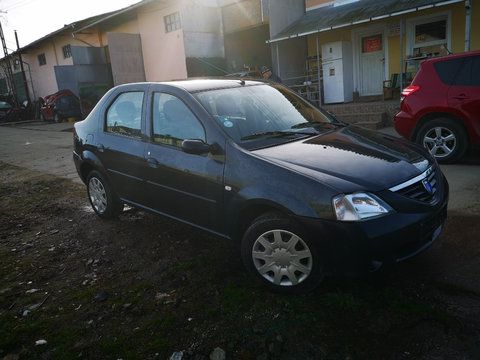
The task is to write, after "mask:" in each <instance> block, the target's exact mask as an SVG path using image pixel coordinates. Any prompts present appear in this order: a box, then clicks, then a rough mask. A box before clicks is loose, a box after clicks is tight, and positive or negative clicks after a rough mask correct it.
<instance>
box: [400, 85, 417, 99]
mask: <svg viewBox="0 0 480 360" xmlns="http://www.w3.org/2000/svg"><path fill="white" fill-rule="evenodd" d="M417 90H420V86H416V85H410V86H407V87H406V88H405V89H403V91H402V100H403V99H405V98H406V97H407V96H409V95H412V94H413V93H414V92H415V91H417Z"/></svg>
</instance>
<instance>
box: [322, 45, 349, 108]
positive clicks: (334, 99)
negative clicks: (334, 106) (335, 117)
mask: <svg viewBox="0 0 480 360" xmlns="http://www.w3.org/2000/svg"><path fill="white" fill-rule="evenodd" d="M322 69H323V97H324V102H325V104H331V103H342V102H350V101H353V55H352V44H351V43H350V42H348V41H337V42H332V43H327V44H323V45H322Z"/></svg>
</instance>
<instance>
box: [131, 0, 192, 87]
mask: <svg viewBox="0 0 480 360" xmlns="http://www.w3.org/2000/svg"><path fill="white" fill-rule="evenodd" d="M179 6H180V4H177V5H176V6H171V7H167V8H165V7H163V6H161V5H158V4H155V3H153V4H151V5H150V6H147V7H144V8H142V10H141V11H140V12H139V13H138V24H139V30H140V35H141V37H142V50H143V63H144V64H145V78H146V80H147V81H167V80H177V79H185V78H187V65H186V61H185V46H184V41H183V30H182V29H179V30H176V31H172V32H169V33H167V32H166V31H165V25H164V20H163V18H164V16H167V15H169V14H172V13H174V12H176V11H179V10H180V8H179Z"/></svg>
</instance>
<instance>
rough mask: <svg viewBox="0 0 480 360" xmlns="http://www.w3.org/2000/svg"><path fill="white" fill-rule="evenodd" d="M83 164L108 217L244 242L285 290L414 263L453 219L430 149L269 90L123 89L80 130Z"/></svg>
mask: <svg viewBox="0 0 480 360" xmlns="http://www.w3.org/2000/svg"><path fill="white" fill-rule="evenodd" d="M73 156H74V160H75V165H76V168H77V171H78V173H79V175H80V177H81V178H82V180H83V181H84V182H85V184H86V185H87V190H88V197H89V199H90V202H91V204H92V207H93V209H94V210H95V212H96V213H97V214H98V215H99V216H100V217H104V218H111V217H116V216H118V215H119V214H120V212H121V211H122V209H123V206H124V204H128V205H130V206H135V207H139V208H142V209H145V210H148V211H151V212H153V213H157V214H160V215H163V216H168V217H170V218H173V219H175V220H178V221H182V222H184V223H187V224H189V225H192V226H195V227H198V228H200V229H203V230H206V231H209V232H211V233H213V234H216V235H219V236H221V237H225V238H228V239H232V240H233V241H237V242H239V243H240V244H241V256H242V259H243V261H244V263H245V265H246V267H247V269H248V270H249V271H250V273H251V274H252V275H253V276H254V277H255V278H256V279H258V280H259V281H260V282H262V283H263V284H264V285H266V286H268V287H270V288H271V289H273V290H276V291H280V292H304V291H308V290H311V289H312V288H314V287H315V286H317V285H318V284H319V283H320V282H321V280H322V279H323V278H324V275H325V274H328V273H330V272H332V271H342V272H345V271H347V272H356V273H358V272H360V271H375V270H378V269H381V268H384V267H389V266H391V265H392V264H394V263H396V262H399V261H402V260H405V259H408V258H410V257H412V256H414V255H416V254H418V253H419V252H421V251H422V250H424V249H425V248H427V247H428V246H430V245H431V244H432V243H433V242H435V240H437V238H438V237H439V235H440V233H441V231H442V227H443V224H444V222H445V218H446V211H447V202H448V184H447V181H446V179H445V177H444V176H443V174H442V172H441V171H440V169H439V167H438V166H437V163H436V162H435V160H434V159H433V158H432V156H431V155H430V154H429V153H428V151H426V150H425V149H424V148H422V147H419V146H418V145H415V144H413V143H410V142H408V141H407V140H402V139H399V138H395V137H391V136H388V135H384V134H380V133H376V132H373V131H370V130H366V129H363V128H361V127H357V126H354V125H348V124H346V123H343V122H340V121H338V120H336V119H335V118H334V117H332V116H331V115H329V114H328V113H326V112H324V111H322V110H321V109H318V108H316V107H314V106H312V105H311V104H310V103H308V102H306V101H305V100H303V99H302V98H300V97H299V96H297V95H296V94H295V93H293V92H292V91H290V90H289V89H287V88H286V87H283V86H281V85H278V84H270V83H265V82H260V81H245V80H241V79H240V80H214V79H212V80H190V81H179V82H168V83H138V84H127V85H121V86H118V87H115V88H114V89H112V90H110V91H109V92H108V93H107V94H106V95H105V96H104V97H103V98H102V100H100V102H99V103H98V104H97V106H96V107H95V108H94V110H93V111H92V112H91V113H90V115H89V116H88V117H87V118H86V119H85V120H84V121H81V122H78V123H76V124H75V130H74V153H73Z"/></svg>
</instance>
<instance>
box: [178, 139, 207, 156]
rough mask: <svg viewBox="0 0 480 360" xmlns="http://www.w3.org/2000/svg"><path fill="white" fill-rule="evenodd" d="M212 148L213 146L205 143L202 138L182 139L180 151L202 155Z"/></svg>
mask: <svg viewBox="0 0 480 360" xmlns="http://www.w3.org/2000/svg"><path fill="white" fill-rule="evenodd" d="M213 150H214V146H212V145H209V144H207V143H206V142H205V141H203V140H198V139H185V140H183V141H182V151H183V152H186V153H187V154H194V155H202V154H207V153H209V152H211V151H213Z"/></svg>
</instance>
